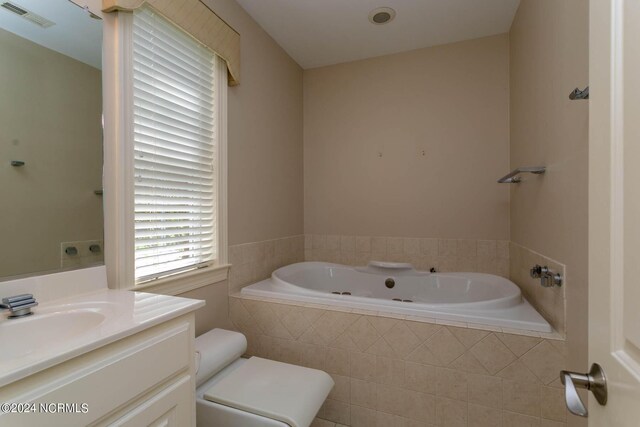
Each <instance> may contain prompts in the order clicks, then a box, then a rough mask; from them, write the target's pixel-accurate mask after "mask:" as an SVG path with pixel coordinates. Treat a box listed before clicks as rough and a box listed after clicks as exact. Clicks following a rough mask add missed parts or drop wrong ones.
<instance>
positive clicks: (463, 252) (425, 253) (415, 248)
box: [304, 234, 509, 278]
mask: <svg viewBox="0 0 640 427" xmlns="http://www.w3.org/2000/svg"><path fill="white" fill-rule="evenodd" d="M304 256H305V261H325V262H335V263H339V264H345V265H367V264H368V262H369V261H372V260H375V261H391V262H409V263H411V264H413V266H414V267H415V268H416V269H417V270H424V271H429V269H430V268H431V267H434V268H435V269H436V270H438V271H443V272H447V271H460V272H471V273H490V274H495V275H498V276H502V277H506V278H509V242H508V241H506V240H473V239H437V238H406V237H377V236H338V235H319V234H306V235H305V238H304Z"/></svg>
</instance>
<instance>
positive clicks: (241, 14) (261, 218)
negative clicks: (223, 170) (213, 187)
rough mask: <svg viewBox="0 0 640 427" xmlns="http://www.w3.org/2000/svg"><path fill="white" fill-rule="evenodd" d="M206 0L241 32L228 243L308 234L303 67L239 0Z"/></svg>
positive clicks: (232, 91)
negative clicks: (305, 227)
mask: <svg viewBox="0 0 640 427" xmlns="http://www.w3.org/2000/svg"><path fill="white" fill-rule="evenodd" d="M205 3H206V4H207V5H208V6H210V7H211V9H213V10H214V11H215V12H216V14H218V16H220V17H221V18H222V19H224V20H225V21H226V22H227V23H228V24H229V25H231V26H232V27H233V28H234V29H235V30H236V31H238V32H239V33H240V36H241V55H242V56H241V61H242V76H241V78H240V81H241V83H240V85H239V86H236V87H230V88H229V104H228V108H229V244H230V245H235V244H240V243H249V242H257V241H261V240H268V239H274V238H278V237H285V236H293V235H298V234H302V232H303V225H302V224H303V216H302V209H303V199H302V197H303V196H302V194H303V187H302V69H301V68H300V67H299V66H298V65H297V64H296V63H295V62H294V61H293V60H292V59H291V58H290V57H289V56H288V55H287V54H286V53H285V52H284V50H282V48H281V47H280V46H278V45H277V44H276V42H275V41H273V39H272V38H271V37H270V36H269V35H268V34H267V33H265V32H264V30H263V29H262V28H261V27H260V26H258V24H257V23H256V22H255V21H254V20H253V19H252V18H251V17H250V16H249V15H248V14H247V13H246V12H245V11H244V9H242V8H241V7H240V6H239V5H238V4H237V3H236V2H235V1H228V0H205Z"/></svg>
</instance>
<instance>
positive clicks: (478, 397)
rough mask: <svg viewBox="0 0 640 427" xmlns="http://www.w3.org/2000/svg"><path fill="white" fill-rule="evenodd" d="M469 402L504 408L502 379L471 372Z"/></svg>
mask: <svg viewBox="0 0 640 427" xmlns="http://www.w3.org/2000/svg"><path fill="white" fill-rule="evenodd" d="M467 380H468V383H469V403H476V404H478V405H483V406H489V407H492V408H497V409H501V408H502V379H501V378H497V377H494V376H490V375H475V374H470V375H469V376H468V378H467Z"/></svg>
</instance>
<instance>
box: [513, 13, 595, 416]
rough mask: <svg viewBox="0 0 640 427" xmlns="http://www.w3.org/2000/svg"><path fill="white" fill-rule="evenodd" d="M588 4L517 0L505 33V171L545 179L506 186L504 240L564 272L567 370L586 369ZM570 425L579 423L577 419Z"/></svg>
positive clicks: (529, 180)
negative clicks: (532, 169)
mask: <svg viewBox="0 0 640 427" xmlns="http://www.w3.org/2000/svg"><path fill="white" fill-rule="evenodd" d="M588 14H589V9H588V2H584V1H581V0H566V1H561V2H559V1H555V0H522V2H521V4H520V8H519V9H518V12H517V14H516V17H515V20H514V23H513V25H512V27H511V33H510V57H511V59H510V73H511V78H510V82H511V83H510V85H511V166H512V167H517V166H531V165H538V164H541V165H546V166H547V173H546V174H545V175H544V176H542V177H539V178H533V177H527V180H526V181H524V182H522V183H521V184H518V185H517V186H512V187H511V240H512V241H513V242H514V243H516V244H518V245H521V246H524V247H526V248H529V249H531V250H533V251H536V252H538V253H541V254H544V255H545V256H548V257H550V258H553V259H555V260H558V261H559V262H561V263H563V264H565V265H566V274H567V277H566V296H567V300H566V301H567V302H566V331H567V341H568V349H569V356H568V364H569V367H570V368H572V369H575V370H579V371H582V370H585V369H587V294H588V288H587V191H588V188H587V185H588V184H587V174H588V170H587V155H588V133H587V128H588V122H587V120H588V105H589V104H588V101H570V100H569V99H568V95H569V92H570V91H571V90H572V89H573V88H575V87H576V86H578V87H580V88H581V89H582V88H583V87H584V86H586V85H588V83H589V75H588V33H589V28H588V21H589V20H588ZM569 420H570V422H572V423H574V422H575V423H579V420H578V419H577V417H569Z"/></svg>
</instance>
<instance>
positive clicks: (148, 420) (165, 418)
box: [110, 375, 194, 427]
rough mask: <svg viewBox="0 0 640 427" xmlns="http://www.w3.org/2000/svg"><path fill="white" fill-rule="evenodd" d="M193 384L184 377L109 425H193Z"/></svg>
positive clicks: (132, 426)
mask: <svg viewBox="0 0 640 427" xmlns="http://www.w3.org/2000/svg"><path fill="white" fill-rule="evenodd" d="M192 387H193V383H192V382H191V376H189V375H185V376H183V377H181V378H179V379H178V380H177V381H176V382H174V383H172V384H171V385H170V386H168V387H166V388H165V389H163V390H162V391H161V392H159V393H158V394H156V395H154V396H153V397H151V398H150V399H149V400H147V401H146V402H144V403H142V404H141V405H139V406H136V408H135V409H134V410H132V411H131V412H129V413H127V414H126V415H125V416H123V417H122V418H120V419H119V420H117V421H115V422H113V423H111V424H110V426H118V427H142V426H145V427H188V426H191V425H193V422H194V420H193V399H192V394H193V393H194V390H193V388H192Z"/></svg>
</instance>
